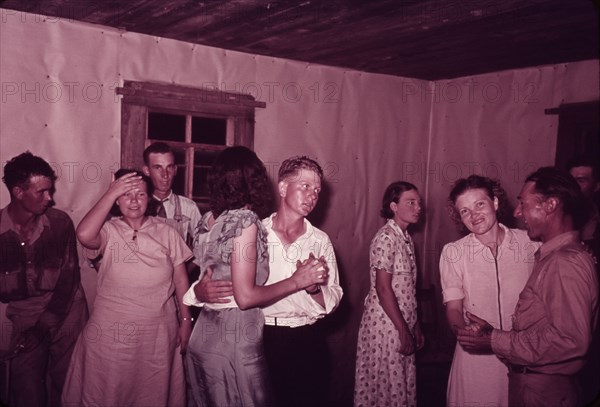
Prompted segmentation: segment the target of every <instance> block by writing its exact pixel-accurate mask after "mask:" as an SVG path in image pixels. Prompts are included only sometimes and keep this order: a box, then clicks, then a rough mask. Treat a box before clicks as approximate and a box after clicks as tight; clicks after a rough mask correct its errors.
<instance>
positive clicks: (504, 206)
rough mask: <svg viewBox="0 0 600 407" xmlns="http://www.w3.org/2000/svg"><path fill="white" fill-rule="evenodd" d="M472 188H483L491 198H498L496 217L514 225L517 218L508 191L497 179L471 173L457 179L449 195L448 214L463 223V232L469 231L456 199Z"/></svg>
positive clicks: (505, 223)
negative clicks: (507, 195)
mask: <svg viewBox="0 0 600 407" xmlns="http://www.w3.org/2000/svg"><path fill="white" fill-rule="evenodd" d="M470 189H482V190H484V191H485V193H486V195H487V196H488V197H489V198H490V199H492V200H493V199H494V198H498V210H497V211H496V219H498V222H500V223H502V224H503V225H506V226H508V227H511V226H513V225H514V223H515V220H514V217H513V215H512V207H511V205H510V203H509V202H508V198H507V197H506V191H504V188H502V186H501V185H500V182H498V181H497V180H495V179H491V178H488V177H483V176H481V175H471V176H469V177H468V178H461V179H459V180H457V181H456V182H455V183H454V185H453V186H452V190H450V195H449V196H448V204H447V209H448V214H449V215H450V218H451V219H452V220H453V221H454V222H455V223H456V224H457V225H461V228H462V231H463V232H468V230H467V228H466V226H465V225H464V223H463V221H462V219H461V218H460V215H459V213H458V210H457V209H456V200H457V199H458V197H459V196H461V195H462V194H464V193H465V192H467V191H468V190H470Z"/></svg>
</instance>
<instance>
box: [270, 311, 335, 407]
mask: <svg viewBox="0 0 600 407" xmlns="http://www.w3.org/2000/svg"><path fill="white" fill-rule="evenodd" d="M264 346H265V356H266V359H267V366H268V368H269V377H270V379H271V384H272V388H273V392H274V394H275V401H276V403H275V406H276V407H317V406H329V403H328V389H329V380H330V363H331V362H330V359H329V352H328V349H327V343H326V341H325V335H324V333H323V332H321V330H320V328H319V323H316V324H314V325H307V326H302V327H297V328H288V327H275V326H271V325H265V328H264Z"/></svg>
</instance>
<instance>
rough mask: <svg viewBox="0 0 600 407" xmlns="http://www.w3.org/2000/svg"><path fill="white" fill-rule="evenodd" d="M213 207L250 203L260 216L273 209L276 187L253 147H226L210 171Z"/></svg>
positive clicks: (213, 209)
mask: <svg viewBox="0 0 600 407" xmlns="http://www.w3.org/2000/svg"><path fill="white" fill-rule="evenodd" d="M208 187H209V192H210V210H211V212H212V213H213V216H214V217H215V218H216V217H218V216H219V215H220V214H221V213H222V212H223V211H226V210H231V209H240V208H243V207H244V206H246V205H248V206H249V209H251V210H252V211H254V212H255V213H256V214H257V215H258V216H259V217H260V218H261V219H262V218H265V217H266V216H268V215H269V214H270V213H271V209H272V204H273V188H272V186H271V183H270V182H269V177H268V175H267V169H266V168H265V166H264V164H263V162H262V161H261V160H260V159H259V158H258V157H257V155H256V154H255V153H254V151H252V150H250V149H248V148H246V147H243V146H234V147H228V148H226V149H225V150H223V151H222V152H221V153H220V154H219V155H218V156H217V158H216V159H215V161H214V163H213V165H212V167H211V169H210V171H209V173H208Z"/></svg>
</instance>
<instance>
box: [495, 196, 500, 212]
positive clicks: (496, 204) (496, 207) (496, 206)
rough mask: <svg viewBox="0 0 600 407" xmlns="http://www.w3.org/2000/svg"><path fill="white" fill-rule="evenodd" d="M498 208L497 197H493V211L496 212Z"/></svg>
mask: <svg viewBox="0 0 600 407" xmlns="http://www.w3.org/2000/svg"><path fill="white" fill-rule="evenodd" d="M499 207H500V202H499V201H498V197H497V196H495V197H494V209H495V210H498V208H499Z"/></svg>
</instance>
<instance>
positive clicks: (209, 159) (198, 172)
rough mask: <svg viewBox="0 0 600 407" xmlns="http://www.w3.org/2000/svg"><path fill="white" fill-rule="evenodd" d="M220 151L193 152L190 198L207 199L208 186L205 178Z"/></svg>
mask: <svg viewBox="0 0 600 407" xmlns="http://www.w3.org/2000/svg"><path fill="white" fill-rule="evenodd" d="M219 153H220V151H195V152H194V186H193V191H192V196H194V197H207V196H208V185H207V182H206V178H207V176H208V171H209V170H210V167H211V166H212V163H213V161H214V160H215V158H216V157H217V155H219Z"/></svg>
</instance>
